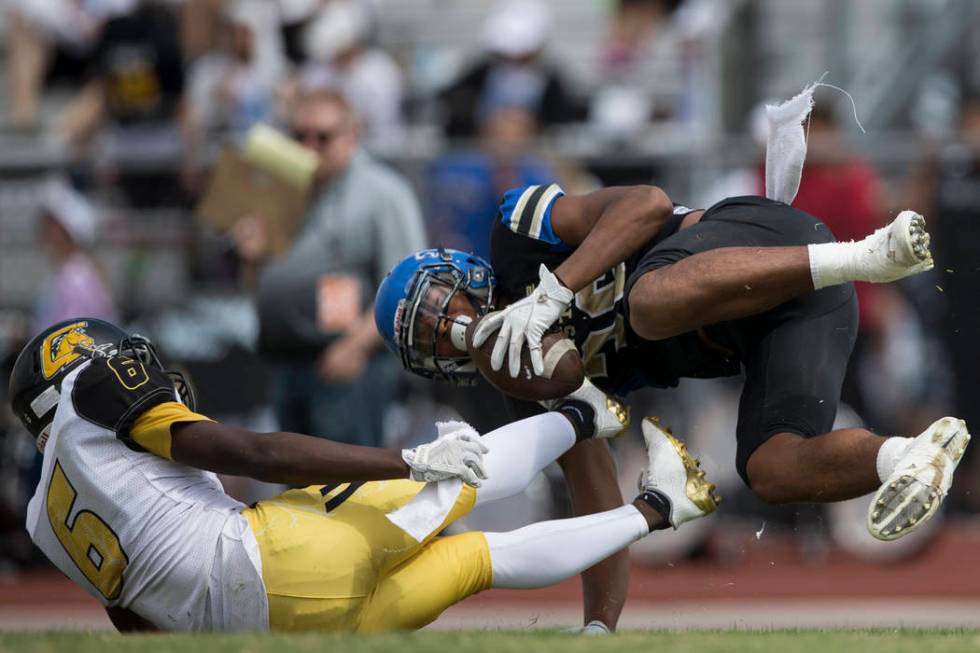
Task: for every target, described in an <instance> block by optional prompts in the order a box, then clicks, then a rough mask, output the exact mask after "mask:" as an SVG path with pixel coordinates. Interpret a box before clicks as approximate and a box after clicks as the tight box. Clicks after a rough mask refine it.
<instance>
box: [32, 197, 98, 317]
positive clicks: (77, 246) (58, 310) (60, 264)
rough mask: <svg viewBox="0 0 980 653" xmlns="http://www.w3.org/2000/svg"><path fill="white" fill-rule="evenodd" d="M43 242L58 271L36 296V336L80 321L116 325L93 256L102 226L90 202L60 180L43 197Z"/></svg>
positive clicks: (40, 214) (40, 215) (41, 205)
mask: <svg viewBox="0 0 980 653" xmlns="http://www.w3.org/2000/svg"><path fill="white" fill-rule="evenodd" d="M39 218H40V240H41V248H42V250H43V251H44V254H45V255H46V256H47V257H48V259H49V260H50V261H51V263H52V265H53V266H54V272H53V274H52V275H51V277H50V278H49V279H48V280H47V281H45V283H44V285H43V286H42V287H41V288H40V289H39V292H38V294H37V304H36V306H35V310H34V324H33V327H32V331H33V333H37V332H38V331H41V330H42V329H44V328H45V327H48V326H50V325H51V324H54V323H55V322H60V321H62V320H67V319H70V318H73V317H78V316H79V315H84V316H87V317H98V318H102V319H104V320H110V321H112V320H115V319H116V311H115V308H114V307H113V303H112V296H111V293H110V291H109V287H108V285H107V284H106V279H105V276H104V274H103V271H102V270H101V268H100V266H99V264H98V263H97V262H96V260H95V259H94V258H93V256H92V254H91V253H90V252H89V248H90V247H91V246H92V245H93V244H94V243H95V240H96V232H97V228H98V220H97V218H96V214H95V210H94V209H93V207H92V205H91V204H90V203H89V202H88V200H87V199H85V198H84V197H82V196H81V195H80V194H79V193H78V192H76V191H74V190H72V189H71V187H69V186H68V184H67V183H66V182H64V181H62V180H60V179H56V180H51V181H49V182H48V183H47V184H46V185H45V187H44V188H43V190H42V191H41V199H40V206H39Z"/></svg>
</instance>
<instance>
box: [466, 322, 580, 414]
mask: <svg viewBox="0 0 980 653" xmlns="http://www.w3.org/2000/svg"><path fill="white" fill-rule="evenodd" d="M479 323H480V321H479V320H477V321H475V322H473V323H471V324H470V325H469V327H467V329H466V347H467V349H468V350H469V353H470V356H471V357H472V358H473V364H474V365H475V366H476V368H477V369H478V370H480V374H482V375H483V378H485V379H486V380H487V381H489V382H490V384H491V385H493V387H495V388H497V389H498V390H500V391H501V392H503V393H505V394H508V395H510V396H512V397H515V398H517V399H524V400H526V401H544V400H546V399H560V398H561V397H566V396H568V395H570V394H571V393H573V392H575V391H576V390H578V388H579V386H581V385H582V382H583V381H584V380H585V367H584V366H583V365H582V357H581V356H579V353H578V351H577V350H576V349H575V344H574V343H573V342H572V341H571V340H569V339H568V338H566V337H565V336H564V335H563V334H561V333H546V334H545V335H544V337H543V338H542V339H541V353H542V355H543V356H544V374H543V375H541V376H535V374H534V368H533V367H531V353H530V352H529V351H528V349H527V347H524V348H523V349H522V350H521V370H520V372H519V373H518V374H517V378H511V376H510V372H508V371H507V359H506V358H505V359H504V364H503V366H502V367H501V368H500V370H499V371H494V370H493V369H492V368H491V367H490V355H491V354H492V353H493V345H494V343H495V342H496V337H495V336H491V337H490V338H488V339H487V341H486V342H484V343H483V346H482V347H474V346H473V334H474V333H475V332H476V327H477V325H478V324H479Z"/></svg>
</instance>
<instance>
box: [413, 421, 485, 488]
mask: <svg viewBox="0 0 980 653" xmlns="http://www.w3.org/2000/svg"><path fill="white" fill-rule="evenodd" d="M436 429H437V430H438V432H439V437H438V438H437V439H436V440H434V441H432V442H429V443H428V444H422V445H419V446H417V447H415V448H414V449H402V460H404V461H405V463H406V464H407V465H408V466H409V468H410V470H411V471H410V473H409V478H411V479H412V480H413V481H422V482H423V483H432V482H435V481H445V480H447V479H451V478H460V479H462V480H463V481H464V482H465V483H467V484H469V485H472V486H473V487H480V481H481V479H485V478H486V477H487V472H486V469H485V468H484V467H483V454H485V453H487V451H489V449H487V448H486V446H485V445H484V444H483V443H482V442H481V441H480V434H479V433H477V432H476V431H475V430H474V429H473V427H472V426H470V425H469V424H466V423H465V422H438V423H437V424H436Z"/></svg>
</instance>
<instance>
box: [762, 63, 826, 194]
mask: <svg viewBox="0 0 980 653" xmlns="http://www.w3.org/2000/svg"><path fill="white" fill-rule="evenodd" d="M819 83H820V82H814V83H813V84H810V85H809V86H807V87H806V88H805V89H803V91H802V92H800V94H799V95H797V96H796V97H794V98H793V99H791V100H787V101H786V102H783V103H782V104H778V105H773V104H767V105H766V117H767V118H768V120H769V139H768V142H767V143H766V197H768V198H769V199H771V200H777V201H779V202H785V203H786V204H792V203H793V200H794V199H795V198H796V193H797V192H798V191H799V190H800V177H801V176H802V175H803V162H804V160H805V159H806V136H805V135H804V133H803V121H804V120H806V119H807V117H809V115H810V110H811V109H812V108H813V90H814V89H815V88H816V87H817V85H818V84H819Z"/></svg>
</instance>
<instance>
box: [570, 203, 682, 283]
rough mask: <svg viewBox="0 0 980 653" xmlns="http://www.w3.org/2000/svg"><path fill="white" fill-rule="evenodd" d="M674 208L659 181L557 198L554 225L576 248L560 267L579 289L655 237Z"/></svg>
mask: <svg viewBox="0 0 980 653" xmlns="http://www.w3.org/2000/svg"><path fill="white" fill-rule="evenodd" d="M672 213H673V205H672V204H671V201H670V198H669V197H667V194H666V193H664V192H663V191H662V190H661V189H659V188H657V187H656V186H621V187H614V188H603V189H601V190H597V191H595V192H592V193H588V194H586V195H577V196H574V195H573V196H565V197H559V198H558V199H557V200H555V203H554V206H553V207H552V209H551V224H552V228H553V229H554V230H555V235H557V236H558V237H559V238H561V240H562V242H564V243H566V244H568V245H573V246H575V247H576V249H575V251H574V252H572V253H571V255H570V256H569V257H568V258H567V259H565V261H564V262H563V263H562V264H561V265H559V266H558V267H557V268H556V269H555V270H554V272H555V274H556V275H557V276H558V278H559V279H561V281H562V282H563V283H564V284H565V286H566V287H567V288H568V289H569V290H571V291H572V292H578V291H579V290H581V289H582V288H584V287H585V286H587V285H588V284H590V283H592V282H593V281H595V280H596V279H598V278H599V277H600V276H602V275H603V274H605V273H606V272H607V271H608V270H610V269H611V268H613V267H615V266H616V265H618V264H619V263H621V262H622V261H625V260H626V259H627V258H629V257H630V256H631V255H632V254H634V253H635V252H636V251H637V250H639V249H640V247H642V246H643V245H644V244H645V243H647V242H648V241H649V240H650V239H651V238H653V237H654V236H655V235H656V234H657V232H658V231H659V230H660V228H661V227H662V226H663V225H664V223H665V222H666V221H667V220H668V219H669V218H670V216H671V215H672Z"/></svg>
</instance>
